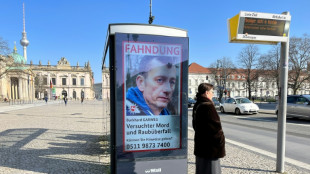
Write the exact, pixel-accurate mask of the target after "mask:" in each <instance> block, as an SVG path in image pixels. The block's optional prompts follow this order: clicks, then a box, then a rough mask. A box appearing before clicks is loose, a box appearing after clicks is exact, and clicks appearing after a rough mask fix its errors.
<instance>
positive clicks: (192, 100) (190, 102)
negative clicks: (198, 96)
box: [188, 98, 196, 107]
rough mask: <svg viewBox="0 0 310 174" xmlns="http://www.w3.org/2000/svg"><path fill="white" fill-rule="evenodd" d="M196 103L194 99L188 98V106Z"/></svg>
mask: <svg viewBox="0 0 310 174" xmlns="http://www.w3.org/2000/svg"><path fill="white" fill-rule="evenodd" d="M195 103H196V100H194V99H192V98H188V107H193V106H194V105H195Z"/></svg>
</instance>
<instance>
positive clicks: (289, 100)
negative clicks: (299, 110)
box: [287, 97, 296, 103]
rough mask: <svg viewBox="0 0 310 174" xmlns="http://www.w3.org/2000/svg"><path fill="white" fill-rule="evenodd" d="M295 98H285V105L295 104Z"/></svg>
mask: <svg viewBox="0 0 310 174" xmlns="http://www.w3.org/2000/svg"><path fill="white" fill-rule="evenodd" d="M295 99H296V98H295V97H287V103H295Z"/></svg>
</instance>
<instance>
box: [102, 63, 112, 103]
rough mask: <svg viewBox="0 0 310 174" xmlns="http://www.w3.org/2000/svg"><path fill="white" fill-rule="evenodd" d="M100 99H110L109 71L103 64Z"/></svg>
mask: <svg viewBox="0 0 310 174" xmlns="http://www.w3.org/2000/svg"><path fill="white" fill-rule="evenodd" d="M102 98H103V99H109V98H110V71H109V68H107V67H105V64H103V66H102Z"/></svg>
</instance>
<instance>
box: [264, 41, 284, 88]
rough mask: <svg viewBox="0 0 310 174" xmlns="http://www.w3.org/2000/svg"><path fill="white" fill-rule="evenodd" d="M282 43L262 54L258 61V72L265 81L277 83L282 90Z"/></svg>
mask: <svg viewBox="0 0 310 174" xmlns="http://www.w3.org/2000/svg"><path fill="white" fill-rule="evenodd" d="M280 59H281V53H280V44H278V45H275V46H274V47H273V48H272V49H271V50H270V51H268V53H267V54H264V55H262V56H260V58H259V60H258V62H259V64H258V72H259V74H260V77H262V78H263V81H265V82H267V83H275V84H276V87H277V89H278V92H280V84H279V79H280V71H279V70H280Z"/></svg>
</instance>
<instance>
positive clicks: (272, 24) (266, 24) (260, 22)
mask: <svg viewBox="0 0 310 174" xmlns="http://www.w3.org/2000/svg"><path fill="white" fill-rule="evenodd" d="M243 20H244V26H243V32H242V34H251V35H267V36H287V34H286V33H285V32H284V26H285V23H286V21H284V20H274V19H261V18H248V17H245V18H243Z"/></svg>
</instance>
